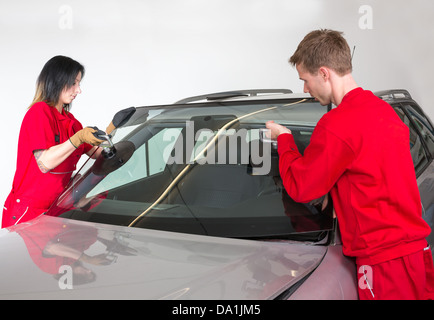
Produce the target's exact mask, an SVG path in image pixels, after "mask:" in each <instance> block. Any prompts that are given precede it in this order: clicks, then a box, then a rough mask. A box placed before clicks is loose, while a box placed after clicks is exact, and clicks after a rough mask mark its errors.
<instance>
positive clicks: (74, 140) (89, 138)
mask: <svg viewBox="0 0 434 320" xmlns="http://www.w3.org/2000/svg"><path fill="white" fill-rule="evenodd" d="M97 131H98V130H95V129H94V128H91V127H86V128H84V129H81V130H80V131H78V132H76V133H75V134H74V135H73V136H72V137H70V138H69V141H70V142H71V144H72V145H73V146H74V147H75V148H76V149H77V148H78V147H79V146H81V144H83V143H88V144H90V145H93V146H97V145H99V144H100V143H101V142H103V140H100V139H98V138H96V137H95V136H94V135H93V133H94V132H97Z"/></svg>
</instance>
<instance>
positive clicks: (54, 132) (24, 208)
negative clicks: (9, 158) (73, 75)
mask: <svg viewBox="0 0 434 320" xmlns="http://www.w3.org/2000/svg"><path fill="white" fill-rule="evenodd" d="M81 129H83V126H82V125H81V123H80V122H79V121H78V120H77V119H75V118H74V116H73V115H72V114H71V113H69V112H66V111H65V110H63V112H62V114H60V113H59V112H58V111H57V110H56V109H55V108H54V107H50V106H49V105H47V104H46V103H45V102H38V103H35V104H34V105H32V107H30V109H29V110H28V111H27V113H26V115H25V116H24V119H23V122H22V124H21V130H20V135H19V141H18V154H17V167H16V172H15V176H14V180H13V184H12V190H11V192H10V194H9V196H8V197H7V199H6V202H5V205H4V207H3V218H2V228H5V227H9V226H11V225H14V224H17V223H22V222H25V221H28V220H31V219H33V218H34V217H36V216H39V215H40V214H42V213H43V212H45V211H46V210H47V209H48V208H49V206H50V205H51V203H52V202H53V201H54V200H55V199H56V197H57V196H58V195H59V194H60V193H61V192H62V191H63V190H64V188H65V186H66V185H67V183H68V182H69V180H70V178H71V175H72V173H73V171H74V170H75V169H76V164H77V162H78V160H79V159H80V157H81V155H82V154H84V153H87V152H88V151H90V149H91V148H92V146H91V145H89V144H82V145H81V146H80V147H79V148H77V149H76V150H75V151H74V152H73V153H72V154H71V155H70V156H69V157H68V158H67V159H66V160H65V161H63V162H62V163H61V164H60V165H58V166H57V167H56V168H54V169H53V170H51V171H50V172H48V173H42V172H41V170H40V169H39V167H38V165H37V162H36V159H35V157H34V154H33V152H34V151H35V150H46V149H49V148H50V147H52V146H55V145H57V144H61V143H63V142H65V141H66V140H68V138H69V137H71V136H72V135H73V134H74V133H76V132H77V131H79V130H81Z"/></svg>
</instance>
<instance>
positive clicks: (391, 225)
mask: <svg viewBox="0 0 434 320" xmlns="http://www.w3.org/2000/svg"><path fill="white" fill-rule="evenodd" d="M278 152H279V156H280V163H279V167H280V174H281V176H282V180H283V184H284V186H285V189H286V190H287V192H288V194H289V195H290V196H291V197H292V198H293V199H294V200H295V201H298V202H308V201H311V200H313V199H316V198H319V197H321V196H323V195H324V194H326V193H328V192H330V194H331V196H332V198H333V204H334V207H335V211H336V215H337V217H338V221H339V225H340V229H341V235H342V243H343V253H344V254H345V255H348V256H352V257H355V258H356V263H357V265H358V266H363V265H368V266H370V267H372V268H373V266H375V265H379V264H381V263H384V262H390V261H391V260H393V259H397V258H400V257H403V256H408V255H410V254H414V253H416V252H421V253H422V252H424V251H423V250H424V248H426V246H427V241H426V239H425V238H426V237H427V236H428V235H429V234H430V232H431V229H430V227H429V226H428V224H427V223H426V222H425V221H424V220H423V219H422V213H421V212H422V210H421V201H420V195H419V190H418V186H417V181H416V176H415V171H414V166H413V161H412V158H411V154H410V140H409V129H408V127H407V126H406V125H405V124H404V123H403V122H402V121H401V119H400V118H399V117H398V115H397V114H396V113H395V111H394V110H393V108H392V107H391V106H390V105H389V104H387V103H386V102H384V101H382V100H381V99H379V98H378V97H376V96H375V95H374V94H373V93H372V92H370V91H365V90H363V89H362V88H357V89H354V90H352V91H350V92H349V93H347V94H346V95H345V97H344V98H343V100H342V102H341V104H340V105H339V106H338V107H337V108H335V109H333V110H331V111H330V112H328V113H327V114H325V115H324V116H323V117H322V118H321V120H320V121H319V122H318V124H317V126H316V128H315V130H314V132H313V134H312V137H311V141H310V144H309V146H308V147H307V148H306V150H305V152H304V156H301V154H300V153H299V152H298V150H297V147H296V145H295V143H294V138H293V136H292V135H291V134H281V135H279V137H278ZM428 251H429V250H428ZM429 253H430V252H429ZM430 263H431V266H432V258H431V262H430ZM429 267H430V266H429ZM373 272H374V273H375V269H373ZM377 276H378V274H377ZM396 276H398V275H396ZM394 280H395V281H398V278H395V279H394ZM378 282H380V281H378ZM377 284H379V283H377Z"/></svg>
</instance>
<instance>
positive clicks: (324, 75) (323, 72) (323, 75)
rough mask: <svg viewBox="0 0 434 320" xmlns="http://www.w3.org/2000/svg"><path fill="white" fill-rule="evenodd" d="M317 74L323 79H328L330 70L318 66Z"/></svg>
mask: <svg viewBox="0 0 434 320" xmlns="http://www.w3.org/2000/svg"><path fill="white" fill-rule="evenodd" d="M318 74H319V76H320V77H321V79H323V80H324V81H327V80H328V79H330V70H329V69H328V68H327V67H320V68H319V69H318Z"/></svg>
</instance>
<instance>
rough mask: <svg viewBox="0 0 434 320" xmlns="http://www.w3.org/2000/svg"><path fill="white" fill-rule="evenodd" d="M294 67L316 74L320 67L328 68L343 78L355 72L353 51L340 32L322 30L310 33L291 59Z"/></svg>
mask: <svg viewBox="0 0 434 320" xmlns="http://www.w3.org/2000/svg"><path fill="white" fill-rule="evenodd" d="M289 63H291V64H292V65H293V66H295V65H302V67H303V68H304V69H305V70H306V71H308V72H309V73H311V74H316V73H317V72H318V69H319V68H320V67H323V66H324V67H328V68H330V69H332V70H334V71H335V72H336V73H337V74H339V75H341V76H343V75H346V74H348V73H350V72H352V70H353V66H352V63H351V50H350V47H349V45H348V43H347V41H346V40H345V38H344V37H343V33H342V32H339V31H334V30H329V29H320V30H314V31H311V32H309V33H308V34H307V35H306V36H305V37H304V39H303V40H302V41H301V42H300V44H299V45H298V47H297V50H296V51H295V52H294V54H293V55H292V57H291V58H290V59H289Z"/></svg>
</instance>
